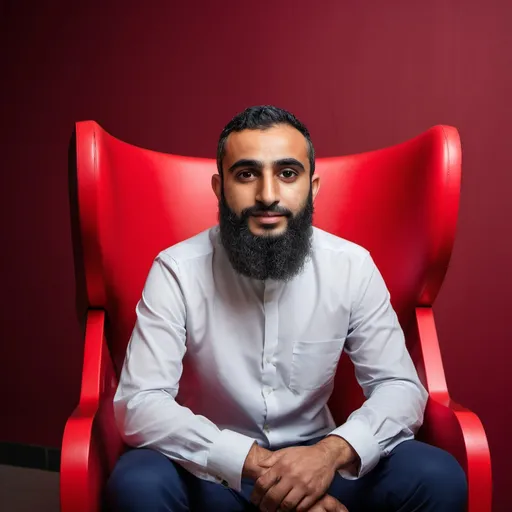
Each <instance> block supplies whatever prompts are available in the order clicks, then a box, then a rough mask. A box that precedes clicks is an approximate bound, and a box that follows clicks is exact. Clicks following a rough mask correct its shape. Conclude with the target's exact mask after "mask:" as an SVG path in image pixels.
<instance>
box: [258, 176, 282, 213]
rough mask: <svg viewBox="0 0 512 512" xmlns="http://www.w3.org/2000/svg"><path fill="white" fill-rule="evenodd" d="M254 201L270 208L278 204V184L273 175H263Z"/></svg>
mask: <svg viewBox="0 0 512 512" xmlns="http://www.w3.org/2000/svg"><path fill="white" fill-rule="evenodd" d="M256 201H258V202H260V203H262V204H264V205H265V206H270V205H271V204H274V203H278V202H279V183H278V182H277V180H276V179H275V177H274V175H273V173H263V174H262V176H261V178H260V180H259V186H258V192H257V195H256Z"/></svg>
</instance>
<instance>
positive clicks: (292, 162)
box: [228, 158, 306, 172]
mask: <svg viewBox="0 0 512 512" xmlns="http://www.w3.org/2000/svg"><path fill="white" fill-rule="evenodd" d="M272 165H273V167H286V166H290V167H292V166H293V167H299V169H301V171H305V170H306V169H305V167H304V165H303V164H302V163H301V162H299V160H297V159H296V158H281V159H279V160H275V161H274V162H272ZM240 167H248V168H250V169H260V170H261V169H263V162H261V161H260V160H253V159H251V158H241V159H240V160H237V161H236V162H235V163H234V164H233V165H231V166H230V167H229V169H228V171H229V172H233V171H234V170H236V169H239V168H240Z"/></svg>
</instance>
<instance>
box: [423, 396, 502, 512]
mask: <svg viewBox="0 0 512 512" xmlns="http://www.w3.org/2000/svg"><path fill="white" fill-rule="evenodd" d="M418 439H419V440H421V441H425V442H426V443H428V444H431V445H433V446H437V447H439V448H442V449H443V450H446V451H447V452H449V453H451V454H452V455H453V456H454V457H455V458H456V459H457V460H458V461H459V463H460V465H461V466H462V467H463V468H464V471H465V472H466V475H467V479H468V486H469V499H468V503H469V507H468V511H469V512H491V502H492V472H491V456H490V453H489V446H488V444H487V437H486V435H485V431H484V428H483V426H482V423H481V421H480V420H479V418H478V416H477V415H476V414H474V413H473V412H471V411H469V410H467V409H465V408H464V407H461V406H460V405H459V404H457V403H455V402H453V401H450V403H449V404H443V403H440V402H438V401H436V400H435V399H432V398H430V399H429V401H428V404H427V408H426V410H425V421H424V423H423V427H422V428H421V430H420V432H419V433H418Z"/></svg>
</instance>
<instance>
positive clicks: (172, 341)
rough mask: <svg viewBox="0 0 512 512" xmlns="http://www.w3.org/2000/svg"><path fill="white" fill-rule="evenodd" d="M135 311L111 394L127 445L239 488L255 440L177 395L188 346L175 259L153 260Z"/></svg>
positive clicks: (199, 474) (182, 301)
mask: <svg viewBox="0 0 512 512" xmlns="http://www.w3.org/2000/svg"><path fill="white" fill-rule="evenodd" d="M136 314H137V319H136V324H135V328H134V330H133V333H132V336H131V338H130V341H129V344H128V349H127V353H126V358H125V361H124V365H123V369H122V372H121V376H120V381H119V387H118V389H117V392H116V395H115V398H114V411H115V416H116V421H117V425H118V428H119V430H120V432H121V435H122V437H123V438H124V440H125V442H126V443H127V444H128V445H131V446H134V447H147V448H151V449H154V450H157V451H159V452H161V453H163V454H164V455H166V456H167V457H169V458H170V459H171V460H173V461H175V462H177V463H179V464H181V465H182V466H183V467H184V468H185V469H187V470H188V471H189V472H190V473H192V474H194V475H195V476H197V477H199V478H202V479H205V480H210V481H215V482H220V483H223V484H224V485H229V486H230V487H232V488H234V489H236V490H240V485H241V484H240V480H241V473H242V468H243V465H244V462H245V458H246V456H247V454H248V452H249V450H250V448H251V446H252V445H253V443H254V441H255V440H254V439H252V438H250V437H248V436H245V435H242V434H239V433H237V432H234V431H232V430H220V429H219V428H217V426H216V425H215V424H214V423H213V422H211V421H210V420H209V419H208V418H205V417H204V416H200V415H196V414H194V413H193V412H192V411H191V410H190V409H188V408H186V407H182V406H181V405H179V404H178V403H177V402H176V401H175V398H176V395H177V393H178V389H179V381H180V377H181V374H182V371H183V364H182V361H183V357H184V355H185V352H186V343H185V342H186V331H185V326H186V304H185V299H184V295H183V293H182V289H181V287H180V277H179V267H178V263H177V262H176V261H175V260H174V259H171V258H170V257H168V256H166V255H164V254H160V255H159V256H158V257H157V258H156V259H155V261H154V262H153V265H152V267H151V270H150V272H149V275H148V278H147V280H146V283H145V286H144V291H143V294H142V298H141V300H140V301H139V303H138V304H137V308H136Z"/></svg>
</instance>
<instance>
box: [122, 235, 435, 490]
mask: <svg viewBox="0 0 512 512" xmlns="http://www.w3.org/2000/svg"><path fill="white" fill-rule="evenodd" d="M136 313H137V321H136V325H135V328H134V331H133V334H132V336H131V339H130V342H129V344H128V349H127V353H126V358H125V362H124V365H123V369H122V373H121V376H120V381H119V387H118V389H117V392H116V395H115V398H114V410H115V415H116V419H117V424H118V428H119V430H120V432H121V434H122V436H123V438H124V440H125V442H126V443H127V444H129V445H132V446H135V447H149V448H152V449H155V450H158V451H160V452H161V453H163V454H164V455H166V456H167V457H169V458H170V459H171V460H173V461H175V462H177V463H179V464H181V465H182V466H183V467H184V468H185V469H187V470H188V471H189V472H190V473H192V474H194V475H196V476H197V477H199V478H202V479H206V480H210V481H215V482H219V483H220V482H222V483H224V485H229V486H230V487H232V488H233V489H235V490H240V481H241V473H242V468H243V465H244V461H245V458H246V456H247V454H248V452H249V450H250V448H251V446H252V445H253V443H254V442H255V441H256V442H257V443H258V444H259V445H261V446H264V447H266V448H269V449H271V450H276V449H279V448H281V447H284V446H289V445H292V444H296V443H299V442H303V441H305V440H308V439H312V438H314V437H317V436H322V435H328V434H335V435H338V436H341V437H343V438H344V439H345V440H346V441H348V442H349V443H350V444H351V445H352V447H353V448H354V450H355V451H356V452H357V453H358V455H359V456H360V459H361V464H360V470H359V474H358V475H351V474H350V473H348V472H346V471H340V473H341V475H342V476H343V477H345V478H359V477H361V476H363V475H364V474H366V473H367V472H368V471H370V470H371V469H372V468H373V467H375V465H376V464H377V462H378V461H379V459H380V458H381V457H382V456H385V455H387V454H388V453H389V452H390V451H391V450H392V449H393V448H394V447H395V446H397V445H398V444H399V443H401V442H402V441H404V440H407V439H412V438H413V437H414V434H415V432H416V431H417V429H418V428H419V427H420V426H421V424H422V421H423V413H424V409H425V405H426V400H427V392H426V391H425V389H424V388H423V386H422V385H421V383H420V381H419V379H418V375H417V373H416V370H415V368H414V365H413V363H412V361H411V358H410V356H409V353H408V352H407V349H406V347H405V341H404V336H403V332H402V330H401V328H400V325H399V323H398V320H397V317H396V314H395V312H394V311H393V309H392V307H391V305H390V301H389V293H388V291H387V288H386V286H385V283H384V281H383V279H382V277H381V275H380V273H379V271H378V270H377V268H376V266H375V263H374V262H373V260H372V258H371V256H370V255H369V253H368V251H366V250H365V249H363V248H362V247H360V246H358V245H356V244H354V243H351V242H348V241H346V240H343V239H341V238H338V237H336V236H334V235H331V234H329V233H327V232H325V231H321V230H320V229H317V228H314V229H313V251H312V255H311V257H310V258H309V260H308V262H307V263H306V266H305V268H304V271H303V272H302V273H301V274H299V275H298V276H296V277H295V278H294V279H293V280H291V281H290V282H289V283H287V284H284V283H282V282H277V281H271V280H268V281H264V282H263V281H256V280H253V279H250V278H247V277H244V276H241V275H239V274H237V273H236V272H235V271H234V270H233V268H232V266H231V264H230V263H229V260H228V257H227V254H226V252H225V250H224V248H223V247H222V245H221V243H220V236H219V228H218V227H214V228H211V229H210V230H208V231H204V232H203V233H200V234H199V235H197V236H195V237H193V238H191V239H189V240H186V241H184V242H181V243H179V244H177V245H174V246H173V247H170V248H168V249H166V250H164V251H162V252H161V253H160V254H159V255H158V256H157V257H156V259H155V260H154V262H153V265H152V267H151V270H150V272H149V275H148V278H147V281H146V284H145V286H144V291H143V294H142V298H141V300H140V302H139V303H138V305H137V308H136ZM342 351H345V352H347V353H348V355H349V356H350V358H351V360H352V361H353V363H354V365H355V368H356V375H357V378H358V382H359V384H360V385H361V386H362V388H363V390H364V393H365V396H366V402H365V403H364V404H363V406H362V407H361V408H360V409H358V410H356V411H354V412H353V413H352V414H351V415H350V417H349V418H348V419H347V421H346V423H344V424H343V425H340V426H336V425H335V423H334V421H333V418H332V415H331V413H330V411H329V408H328V405H327V401H328V399H329V397H330V395H331V392H332V389H333V378H334V375H335V372H336V367H337V363H338V360H339V358H340V356H341V354H342Z"/></svg>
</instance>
